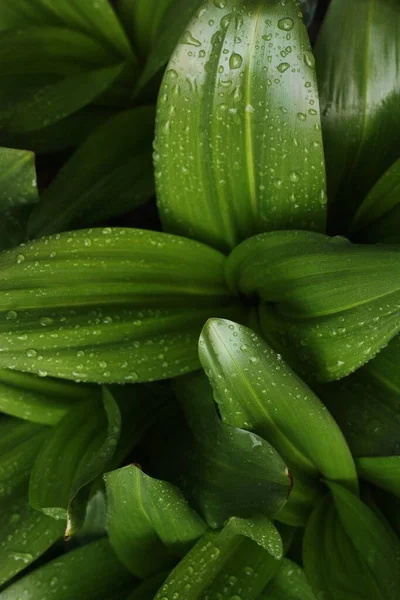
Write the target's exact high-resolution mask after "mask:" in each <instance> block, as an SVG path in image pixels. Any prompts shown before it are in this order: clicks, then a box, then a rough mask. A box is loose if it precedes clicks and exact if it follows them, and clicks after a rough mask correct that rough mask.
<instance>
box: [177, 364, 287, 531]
mask: <svg viewBox="0 0 400 600" xmlns="http://www.w3.org/2000/svg"><path fill="white" fill-rule="evenodd" d="M174 390H175V391H176V393H177V396H178V398H179V400H180V404H181V406H182V408H183V411H184V413H185V418H186V423H187V426H188V427H189V429H190V430H191V434H192V435H191V436H189V437H188V439H187V442H186V440H185V439H184V436H183V435H182V434H181V437H182V441H183V443H182V448H181V450H180V452H179V456H181V457H182V458H181V459H180V471H181V472H180V477H181V479H182V481H179V483H180V485H181V486H182V487H183V489H185V491H186V493H187V495H188V496H189V498H190V499H191V500H193V503H194V504H195V506H196V507H197V508H198V509H199V510H200V512H201V514H203V515H204V518H205V519H206V521H207V523H208V524H209V525H210V526H211V527H212V528H217V527H221V526H222V525H223V523H224V522H225V521H226V519H228V518H229V517H230V516H232V515H234V516H238V517H249V516H251V515H253V514H254V513H255V512H256V513H263V514H267V515H273V514H275V513H277V512H278V511H279V510H280V509H281V508H282V507H283V506H284V505H285V504H286V501H287V499H288V496H289V492H290V489H291V487H292V482H291V479H290V474H289V472H288V470H287V467H286V465H285V463H284V462H283V460H282V458H281V457H280V455H279V454H278V453H277V452H276V450H275V449H274V448H273V447H272V446H271V445H270V444H269V443H267V442H266V441H265V440H263V439H262V438H261V437H259V436H258V435H256V434H254V433H251V432H249V431H244V430H243V429H239V428H238V427H235V426H233V427H231V426H230V425H227V424H225V423H223V422H222V421H221V419H219V417H218V416H217V411H216V407H215V405H214V401H213V397H212V388H211V386H210V385H209V383H208V381H207V379H206V377H205V376H204V375H202V374H199V373H196V374H194V375H188V376H186V377H180V378H179V379H177V380H176V381H175V382H174ZM185 442H186V443H185Z"/></svg>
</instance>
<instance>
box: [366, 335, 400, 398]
mask: <svg viewBox="0 0 400 600" xmlns="http://www.w3.org/2000/svg"><path fill="white" fill-rule="evenodd" d="M399 359H400V335H397V336H396V337H395V338H394V339H393V340H392V341H391V342H390V344H388V345H387V346H386V348H383V349H382V350H381V352H379V354H378V355H377V356H376V357H375V358H374V360H371V362H369V363H368V364H367V365H366V368H365V370H366V371H367V372H368V374H369V376H370V377H372V379H374V380H375V381H376V382H377V383H378V384H379V385H380V386H382V387H383V388H385V389H386V390H387V391H388V392H389V391H390V392H392V393H395V394H397V395H399V394H400V372H399V369H398V364H399Z"/></svg>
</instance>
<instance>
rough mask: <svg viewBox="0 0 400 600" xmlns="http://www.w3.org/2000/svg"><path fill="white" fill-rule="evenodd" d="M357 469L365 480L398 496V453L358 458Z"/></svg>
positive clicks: (399, 467)
mask: <svg viewBox="0 0 400 600" xmlns="http://www.w3.org/2000/svg"><path fill="white" fill-rule="evenodd" d="M357 470H358V472H359V474H360V477H362V478H363V479H365V480H366V481H369V482H370V483H373V484H375V485H377V486H378V487H381V488H383V489H384V490H387V491H388V492H391V493H392V494H394V495H395V496H397V497H398V498H400V455H397V456H367V457H363V458H359V459H358V460H357Z"/></svg>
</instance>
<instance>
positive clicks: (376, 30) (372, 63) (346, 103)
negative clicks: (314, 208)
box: [315, 0, 400, 233]
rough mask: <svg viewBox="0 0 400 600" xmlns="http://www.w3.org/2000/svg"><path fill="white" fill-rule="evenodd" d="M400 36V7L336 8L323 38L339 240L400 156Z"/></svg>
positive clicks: (360, 3)
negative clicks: (360, 207)
mask: <svg viewBox="0 0 400 600" xmlns="http://www.w3.org/2000/svg"><path fill="white" fill-rule="evenodd" d="M355 24H356V26H355ZM399 29H400V11H399V5H398V2H397V0H379V2H376V0H352V1H351V2H349V1H348V0H335V1H334V2H331V3H330V5H329V10H328V13H327V16H326V18H325V20H324V23H323V26H322V28H321V30H320V33H319V37H318V40H317V43H316V46H315V58H316V65H317V74H318V83H319V90H320V93H321V112H322V128H323V133H324V146H325V156H326V164H327V178H328V196H329V200H330V202H331V204H332V206H331V209H332V214H331V217H332V218H331V223H330V227H331V229H333V230H334V231H335V232H338V231H339V233H345V232H346V231H347V230H348V229H349V226H350V223H351V218H352V217H353V215H354V213H355V211H356V210H357V208H358V207H359V205H360V204H361V202H362V201H363V199H364V198H365V196H366V195H367V193H368V192H369V191H370V189H371V187H372V186H373V185H374V184H375V183H376V182H377V181H378V179H379V178H380V177H381V176H382V175H383V173H384V172H385V171H386V169H388V168H389V167H390V165H391V164H392V163H393V161H395V160H396V159H397V158H399V156H400V150H399V144H398V135H399V131H400V113H399V111H398V110H397V107H398V103H399V99H400V71H399V69H398V55H399V51H400V36H399Z"/></svg>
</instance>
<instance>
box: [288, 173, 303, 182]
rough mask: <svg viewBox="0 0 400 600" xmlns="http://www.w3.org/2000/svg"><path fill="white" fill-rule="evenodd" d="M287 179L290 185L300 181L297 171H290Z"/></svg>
mask: <svg viewBox="0 0 400 600" xmlns="http://www.w3.org/2000/svg"><path fill="white" fill-rule="evenodd" d="M289 179H290V181H291V182H292V183H298V182H299V181H300V179H301V177H300V175H299V173H297V171H290V173H289Z"/></svg>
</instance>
